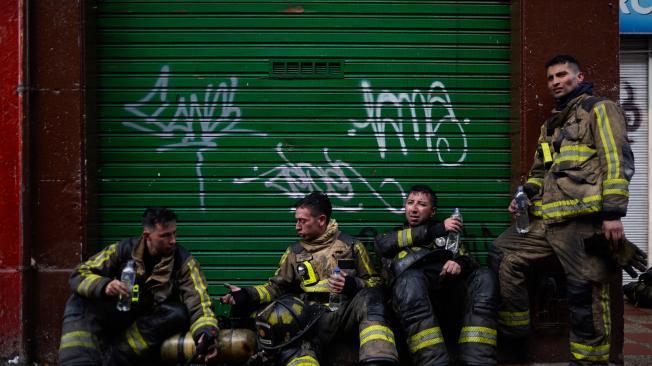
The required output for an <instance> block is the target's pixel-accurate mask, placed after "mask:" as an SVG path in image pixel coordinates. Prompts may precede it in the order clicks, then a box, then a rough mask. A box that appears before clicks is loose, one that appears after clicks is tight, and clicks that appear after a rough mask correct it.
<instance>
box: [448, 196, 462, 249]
mask: <svg viewBox="0 0 652 366" xmlns="http://www.w3.org/2000/svg"><path fill="white" fill-rule="evenodd" d="M451 218H454V219H458V220H460V222H462V214H461V213H460V209H459V208H457V207H455V209H454V210H453V214H452V215H451ZM459 249H460V233H459V232H455V231H451V232H450V233H448V237H447V238H446V250H450V251H451V252H453V253H454V254H457V252H458V251H459Z"/></svg>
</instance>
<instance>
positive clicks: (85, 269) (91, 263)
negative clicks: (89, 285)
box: [79, 244, 118, 278]
mask: <svg viewBox="0 0 652 366" xmlns="http://www.w3.org/2000/svg"><path fill="white" fill-rule="evenodd" d="M117 246H118V244H112V245H110V246H108V247H107V248H106V249H104V250H103V251H101V252H99V253H97V254H96V255H95V256H94V257H92V258H91V259H89V260H88V261H87V262H85V263H84V264H82V265H81V266H79V273H80V274H81V276H82V277H84V278H85V277H87V276H91V275H94V276H96V275H95V274H93V273H92V272H91V268H97V269H100V268H101V267H102V264H104V262H106V261H108V260H109V258H111V255H112V254H113V253H115V251H116V248H117Z"/></svg>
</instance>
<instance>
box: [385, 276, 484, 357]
mask: <svg viewBox="0 0 652 366" xmlns="http://www.w3.org/2000/svg"><path fill="white" fill-rule="evenodd" d="M441 268H442V266H441V264H438V265H437V264H426V265H421V266H418V267H416V268H410V269H407V270H406V271H404V272H403V273H401V274H400V275H399V276H398V277H397V278H396V279H395V280H394V283H393V286H392V289H393V296H394V297H393V302H394V307H395V310H396V312H397V314H398V317H399V318H400V321H401V325H402V327H403V330H404V331H405V333H406V336H407V343H408V348H409V351H410V354H411V356H412V361H413V363H414V364H416V365H419V366H423V365H428V366H430V365H448V364H449V363H450V359H449V356H448V352H447V345H448V348H449V349H451V350H457V352H456V353H457V354H458V357H457V359H458V361H459V362H460V363H461V364H463V365H495V364H496V338H497V330H496V327H497V324H496V307H497V291H496V281H495V277H494V274H493V273H492V272H491V271H490V270H489V269H488V268H480V269H477V270H475V271H474V272H472V273H471V275H469V276H468V278H462V277H440V276H439V273H440V271H441Z"/></svg>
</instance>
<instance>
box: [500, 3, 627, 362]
mask: <svg viewBox="0 0 652 366" xmlns="http://www.w3.org/2000/svg"><path fill="white" fill-rule="evenodd" d="M618 11H619V9H618V1H611V0H573V1H566V0H552V1H531V0H514V1H513V2H512V22H513V23H512V46H511V47H512V60H511V63H512V79H511V82H512V118H513V121H514V123H513V126H514V134H513V137H512V151H513V158H512V159H513V160H512V161H513V163H512V177H513V179H512V181H513V183H514V184H515V185H516V184H517V183H518V182H519V181H522V180H524V178H525V176H526V174H527V172H528V170H529V168H530V165H531V164H532V158H533V157H534V152H535V150H536V141H537V138H538V136H539V128H540V126H541V123H542V122H543V121H544V120H545V119H546V118H547V117H548V116H549V115H550V111H551V110H552V108H553V105H554V100H553V98H552V96H551V95H550V93H549V91H548V89H547V82H546V77H545V76H546V74H545V66H544V65H545V63H546V62H547V61H548V60H549V59H550V58H552V57H553V56H554V55H556V54H560V53H564V54H571V55H574V56H575V57H576V58H577V59H578V60H579V61H580V63H581V64H582V69H583V71H584V72H585V74H586V80H588V81H592V82H593V83H594V86H595V94H596V95H600V96H604V97H607V98H610V99H613V100H617V99H618V92H619V80H620V78H619V62H620V60H619V47H620V35H619V27H618V15H619V13H618ZM617 277H618V278H616V279H614V280H613V282H612V291H611V293H612V296H611V299H612V307H611V308H612V321H613V326H612V347H611V361H612V362H614V363H617V364H622V363H623V354H622V350H623V317H622V313H623V297H622V289H621V286H620V283H621V278H620V275H619V276H617ZM558 333H559V334H554V335H552V336H549V337H545V342H537V343H535V344H534V349H533V350H532V353H533V357H535V358H536V359H538V360H547V361H565V360H566V359H567V357H568V356H567V355H568V341H567V339H566V334H567V332H566V331H565V330H564V329H562V330H561V331H560V332H558Z"/></svg>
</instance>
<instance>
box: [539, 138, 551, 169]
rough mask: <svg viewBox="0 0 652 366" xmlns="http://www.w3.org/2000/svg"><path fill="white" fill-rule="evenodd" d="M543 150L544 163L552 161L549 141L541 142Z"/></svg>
mask: <svg viewBox="0 0 652 366" xmlns="http://www.w3.org/2000/svg"><path fill="white" fill-rule="evenodd" d="M541 151H542V152H543V163H544V164H546V163H550V162H552V152H551V150H550V144H549V143H547V142H542V143H541Z"/></svg>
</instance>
